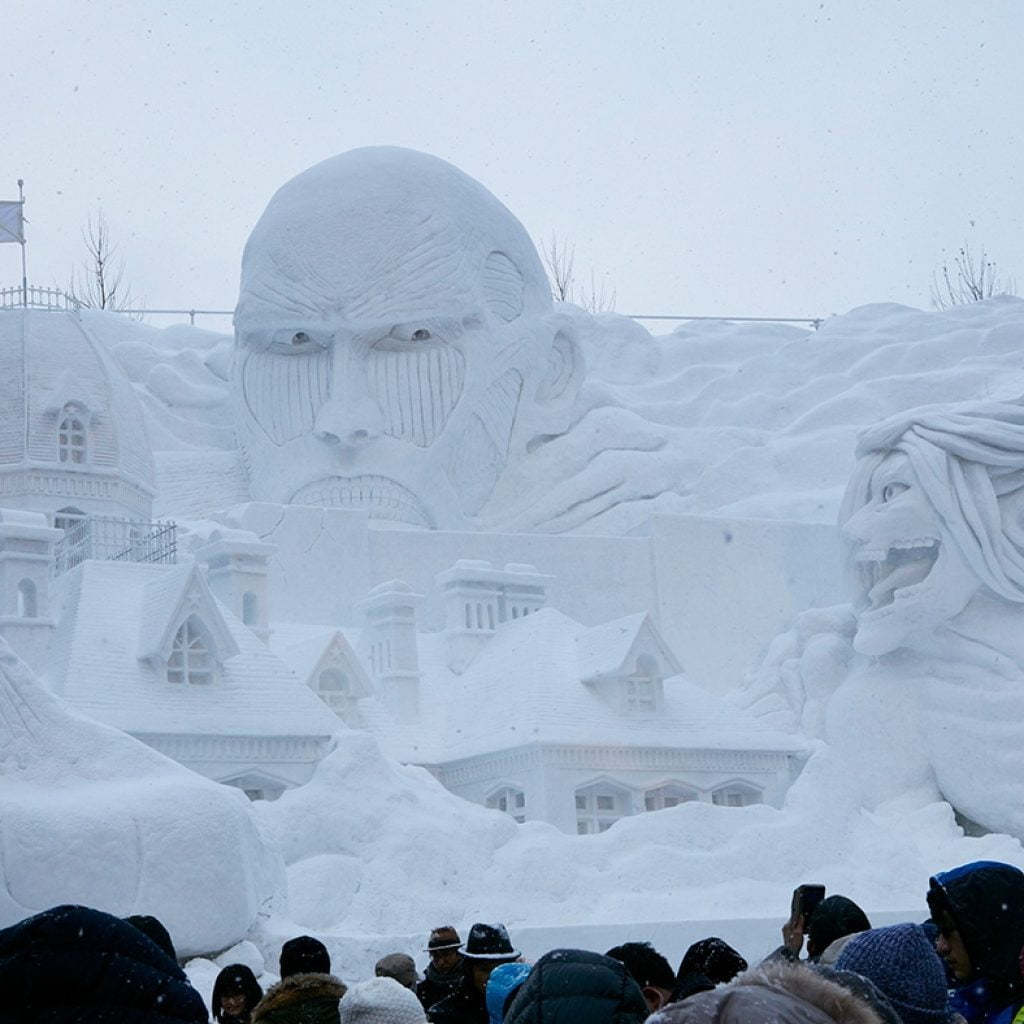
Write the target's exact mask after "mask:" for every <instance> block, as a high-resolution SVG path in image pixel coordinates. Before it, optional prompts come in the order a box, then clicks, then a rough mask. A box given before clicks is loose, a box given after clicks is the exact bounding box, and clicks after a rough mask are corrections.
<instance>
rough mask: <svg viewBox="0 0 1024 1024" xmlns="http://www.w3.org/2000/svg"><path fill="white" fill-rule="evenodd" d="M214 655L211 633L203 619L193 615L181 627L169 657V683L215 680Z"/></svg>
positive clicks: (197, 683)
mask: <svg viewBox="0 0 1024 1024" xmlns="http://www.w3.org/2000/svg"><path fill="white" fill-rule="evenodd" d="M213 669H214V656H213V645H212V644H211V642H210V635H209V633H208V632H207V630H206V628H205V626H204V625H203V623H202V621H201V620H200V619H199V618H198V617H197V616H195V615H190V616H189V617H188V618H187V619H186V620H185V621H184V622H183V623H182V624H181V626H179V627H178V631H177V633H175V634H174V640H173V641H171V654H170V657H169V658H168V659H167V681H168V682H169V683H191V684H193V685H204V684H206V683H210V682H212V681H213Z"/></svg>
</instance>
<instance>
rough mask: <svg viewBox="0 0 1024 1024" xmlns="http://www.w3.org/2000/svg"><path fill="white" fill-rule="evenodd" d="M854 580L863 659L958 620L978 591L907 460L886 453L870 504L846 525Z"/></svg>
mask: <svg viewBox="0 0 1024 1024" xmlns="http://www.w3.org/2000/svg"><path fill="white" fill-rule="evenodd" d="M843 536H844V538H845V540H846V542H847V544H848V545H849V547H850V558H851V561H852V566H851V568H852V569H853V574H854V578H855V605H856V608H857V612H858V619H857V635H856V637H855V638H854V641H853V645H854V647H855V648H856V649H857V650H858V651H860V652H861V653H862V654H868V655H881V654H887V653H889V652H890V651H893V650H896V649H897V648H899V647H903V646H906V645H907V644H908V643H911V642H912V641H913V639H914V638H915V637H919V636H926V635H927V634H928V633H930V632H932V631H934V629H935V628H936V627H938V626H939V625H941V624H942V623H943V622H945V621H946V620H947V619H949V618H952V617H953V616H954V615H957V614H959V613H960V612H961V611H963V609H964V608H965V607H966V605H967V603H968V601H970V599H971V598H972V597H973V596H974V594H975V593H976V592H977V590H978V588H979V587H980V585H981V584H980V581H979V580H978V578H977V576H975V575H974V573H973V572H972V571H971V569H970V567H969V566H968V565H967V564H966V562H964V560H963V558H962V557H961V556H960V553H959V551H958V550H957V548H956V545H955V543H953V542H952V538H951V537H950V535H949V533H948V532H947V531H946V530H945V529H944V528H943V525H942V522H941V520H940V519H939V517H938V515H937V514H936V512H935V509H934V508H932V506H931V505H930V504H929V502H928V498H927V497H926V495H925V493H924V491H923V490H922V489H921V486H920V484H919V482H918V480H917V477H916V475H915V473H914V470H913V467H912V466H911V464H910V460H909V459H908V458H907V456H906V455H903V454H902V453H900V452H892V453H890V454H888V455H886V456H885V457H884V458H883V459H882V461H881V462H880V463H879V465H878V467H877V468H876V469H875V471H874V472H873V473H872V474H871V478H870V482H869V486H868V498H867V501H866V503H865V504H863V505H861V507H860V508H858V509H857V511H855V512H854V513H853V514H852V515H851V516H850V517H849V518H848V519H847V520H846V522H845V523H844V524H843Z"/></svg>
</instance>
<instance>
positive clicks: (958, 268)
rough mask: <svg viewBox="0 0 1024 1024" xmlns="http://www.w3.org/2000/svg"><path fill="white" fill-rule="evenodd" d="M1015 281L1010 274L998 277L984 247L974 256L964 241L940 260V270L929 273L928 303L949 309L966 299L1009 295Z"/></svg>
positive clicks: (963, 303)
mask: <svg viewBox="0 0 1024 1024" xmlns="http://www.w3.org/2000/svg"><path fill="white" fill-rule="evenodd" d="M1015 291H1016V285H1015V284H1014V282H1013V280H1012V278H1000V277H999V274H998V272H997V269H996V264H995V261H994V260H990V259H989V258H988V255H987V254H986V252H985V250H984V249H982V250H981V257H980V259H978V258H975V255H974V253H972V252H971V247H970V246H969V245H968V244H967V243H966V242H965V243H964V245H963V247H962V248H961V249H960V250H959V252H958V253H957V254H956V256H955V257H954V258H953V265H952V266H950V264H949V262H948V261H947V262H945V263H943V264H942V270H941V271H938V272H936V273H934V274H933V275H932V305H933V306H934V307H935V308H936V309H951V308H952V307H953V306H963V305H966V304H967V303H968V302H980V301H981V300H982V299H991V298H992V297H993V296H995V295H1013V294H1014V293H1015Z"/></svg>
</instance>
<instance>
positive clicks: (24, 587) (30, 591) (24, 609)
mask: <svg viewBox="0 0 1024 1024" xmlns="http://www.w3.org/2000/svg"><path fill="white" fill-rule="evenodd" d="M36 614H37V612H36V585H35V583H33V582H32V580H27V579H26V580H22V581H21V582H20V583H19V584H18V618H20V619H34V618H35V617H36Z"/></svg>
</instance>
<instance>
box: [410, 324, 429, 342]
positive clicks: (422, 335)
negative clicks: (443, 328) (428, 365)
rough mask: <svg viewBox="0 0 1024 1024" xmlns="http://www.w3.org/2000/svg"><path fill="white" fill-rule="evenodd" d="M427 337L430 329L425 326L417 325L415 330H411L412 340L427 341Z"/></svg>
mask: <svg viewBox="0 0 1024 1024" xmlns="http://www.w3.org/2000/svg"><path fill="white" fill-rule="evenodd" d="M429 339H430V331H428V330H427V329H426V327H417V328H416V330H415V331H413V332H412V336H411V340H412V341H428V340H429Z"/></svg>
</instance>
